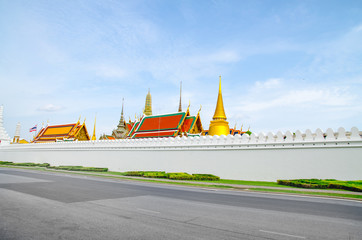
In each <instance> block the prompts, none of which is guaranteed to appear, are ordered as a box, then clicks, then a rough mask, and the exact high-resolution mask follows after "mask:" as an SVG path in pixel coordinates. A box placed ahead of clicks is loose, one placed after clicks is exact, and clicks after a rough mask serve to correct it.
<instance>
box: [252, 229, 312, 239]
mask: <svg viewBox="0 0 362 240" xmlns="http://www.w3.org/2000/svg"><path fill="white" fill-rule="evenodd" d="M259 231H260V232H264V233H271V234H276V235H281V236H287V237H294V238H301V239H305V238H306V237H303V236H297V235H290V234H286V233H278V232H272V231H265V230H259Z"/></svg>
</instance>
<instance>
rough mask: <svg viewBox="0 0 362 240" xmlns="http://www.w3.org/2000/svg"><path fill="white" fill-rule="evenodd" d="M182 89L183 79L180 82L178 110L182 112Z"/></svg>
mask: <svg viewBox="0 0 362 240" xmlns="http://www.w3.org/2000/svg"><path fill="white" fill-rule="evenodd" d="M181 90H182V81H181V82H180V104H179V105H178V112H182V105H181Z"/></svg>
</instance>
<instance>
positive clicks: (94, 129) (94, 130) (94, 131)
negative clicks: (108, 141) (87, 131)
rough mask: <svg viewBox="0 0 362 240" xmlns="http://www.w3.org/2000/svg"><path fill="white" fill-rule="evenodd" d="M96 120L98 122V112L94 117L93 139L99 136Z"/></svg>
mask: <svg viewBox="0 0 362 240" xmlns="http://www.w3.org/2000/svg"><path fill="white" fill-rule="evenodd" d="M96 122H97V113H96V116H95V117H94V128H93V136H92V141H95V140H97V138H96Z"/></svg>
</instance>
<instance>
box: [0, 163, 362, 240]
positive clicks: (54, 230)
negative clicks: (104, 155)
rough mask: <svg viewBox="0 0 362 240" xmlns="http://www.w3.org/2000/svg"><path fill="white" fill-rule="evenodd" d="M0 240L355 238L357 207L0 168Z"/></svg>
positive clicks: (360, 228)
mask: <svg viewBox="0 0 362 240" xmlns="http://www.w3.org/2000/svg"><path fill="white" fill-rule="evenodd" d="M0 239H1V240H5V239H37V240H38V239H39V240H41V239H46V240H51V239H147V240H149V239H155V240H156V239H157V240H159V239H168V240H172V239H177V240H180V239H208V240H212V239H246V240H249V239H257V240H259V239H260V240H261V239H263V240H264V239H278V240H283V239H293V240H296V239H336V240H344V239H346V240H355V239H362V202H358V201H351V200H339V199H327V198H316V197H302V196H300V197H299V196H289V195H279V194H264V193H252V192H247V191H231V190H212V189H201V188H192V187H185V186H174V185H162V184H155V183H143V182H136V181H127V180H114V179H105V178H98V177H94V176H81V175H72V174H67V173H52V172H39V171H33V170H23V169H11V168H0Z"/></svg>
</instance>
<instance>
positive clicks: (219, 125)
mask: <svg viewBox="0 0 362 240" xmlns="http://www.w3.org/2000/svg"><path fill="white" fill-rule="evenodd" d="M212 119H213V121H211V122H210V126H209V135H210V136H214V135H219V136H220V135H225V136H227V135H229V134H230V127H229V123H228V122H227V121H226V115H225V110H224V103H223V100H222V93H221V76H220V78H219V94H218V96H217V102H216V108H215V113H214V116H213V118H212Z"/></svg>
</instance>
